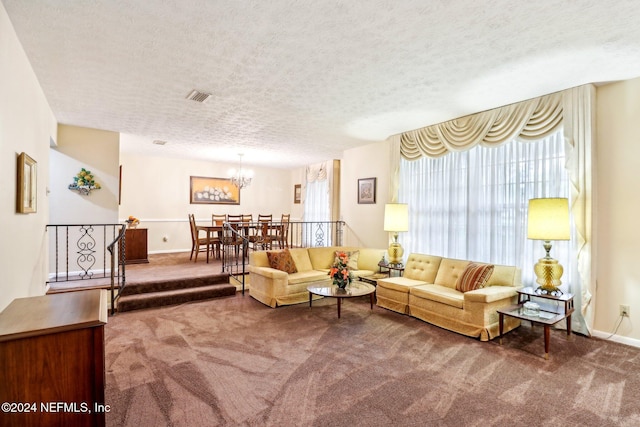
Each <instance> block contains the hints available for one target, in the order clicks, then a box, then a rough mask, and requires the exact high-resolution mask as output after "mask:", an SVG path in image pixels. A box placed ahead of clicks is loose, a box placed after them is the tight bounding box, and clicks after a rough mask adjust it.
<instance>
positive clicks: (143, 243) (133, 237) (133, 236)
mask: <svg viewBox="0 0 640 427" xmlns="http://www.w3.org/2000/svg"><path fill="white" fill-rule="evenodd" d="M124 240H125V243H124V244H125V246H124V247H125V249H124V258H125V264H144V263H147V262H149V255H148V253H147V229H146V228H127V231H125V235H124Z"/></svg>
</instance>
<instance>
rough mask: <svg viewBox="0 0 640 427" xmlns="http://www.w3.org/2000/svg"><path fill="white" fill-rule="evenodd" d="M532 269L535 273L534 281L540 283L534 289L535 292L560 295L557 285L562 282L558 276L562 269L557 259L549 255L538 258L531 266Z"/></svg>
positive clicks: (560, 275)
mask: <svg viewBox="0 0 640 427" xmlns="http://www.w3.org/2000/svg"><path fill="white" fill-rule="evenodd" d="M533 271H534V272H535V273H536V277H537V280H536V283H537V284H539V285H540V286H539V287H538V289H536V291H537V292H539V293H541V294H550V295H562V291H561V290H560V288H559V286H560V285H561V284H562V281H561V280H560V278H561V277H562V273H563V272H564V269H563V268H562V266H561V265H560V264H558V261H557V260H555V259H553V258H551V257H545V258H540V259H539V260H538V262H537V263H536V265H535V266H534V267H533Z"/></svg>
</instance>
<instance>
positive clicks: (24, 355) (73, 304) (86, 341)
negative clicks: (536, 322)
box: [0, 290, 108, 426]
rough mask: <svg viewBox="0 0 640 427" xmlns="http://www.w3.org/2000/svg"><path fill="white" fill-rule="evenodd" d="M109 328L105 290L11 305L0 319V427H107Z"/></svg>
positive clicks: (18, 302) (17, 302)
mask: <svg viewBox="0 0 640 427" xmlns="http://www.w3.org/2000/svg"><path fill="white" fill-rule="evenodd" d="M106 323H107V291H105V290H89V291H79V292H68V293H61V294H53V295H44V296H38V297H30V298H19V299H16V300H14V301H13V302H12V303H11V304H9V306H8V307H7V308H6V309H5V310H4V311H3V312H2V313H0V403H3V407H2V412H1V413H0V426H17V425H20V426H71V425H74V426H75V425H77V426H80V425H87V426H88V425H91V426H94V425H97V426H104V425H105V411H106V410H108V409H107V407H106V405H105V401H104V386H105V371H104V369H105V366H104V325H105V324H106ZM4 402H8V403H9V405H11V406H7V405H6V404H4Z"/></svg>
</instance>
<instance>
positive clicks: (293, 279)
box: [287, 270, 331, 286]
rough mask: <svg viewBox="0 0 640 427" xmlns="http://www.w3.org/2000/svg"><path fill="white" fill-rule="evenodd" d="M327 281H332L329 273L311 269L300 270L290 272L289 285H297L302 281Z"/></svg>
mask: <svg viewBox="0 0 640 427" xmlns="http://www.w3.org/2000/svg"><path fill="white" fill-rule="evenodd" d="M320 281H326V282H327V283H331V278H330V277H329V275H328V274H327V273H323V272H319V271H315V270H310V271H300V272H298V273H292V274H289V280H288V282H287V286H290V285H297V284H300V283H310V282H320Z"/></svg>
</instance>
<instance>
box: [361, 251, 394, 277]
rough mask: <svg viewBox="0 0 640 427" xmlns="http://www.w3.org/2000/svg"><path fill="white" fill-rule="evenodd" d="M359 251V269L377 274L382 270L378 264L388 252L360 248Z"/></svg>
mask: <svg viewBox="0 0 640 427" xmlns="http://www.w3.org/2000/svg"><path fill="white" fill-rule="evenodd" d="M359 251H360V256H359V257H358V269H359V270H372V271H374V272H375V271H378V270H379V269H380V267H379V266H378V263H379V262H380V261H381V260H382V256H383V255H384V254H385V252H386V251H387V250H386V249H366V248H360V249H359Z"/></svg>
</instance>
